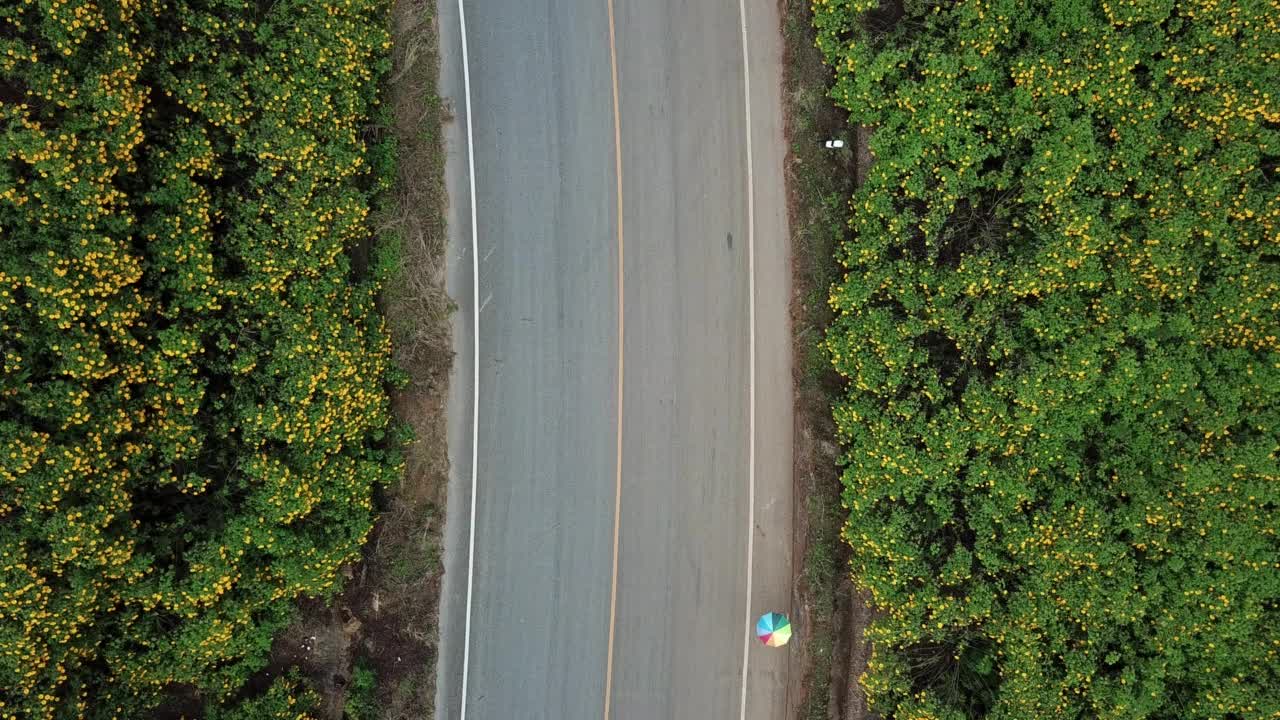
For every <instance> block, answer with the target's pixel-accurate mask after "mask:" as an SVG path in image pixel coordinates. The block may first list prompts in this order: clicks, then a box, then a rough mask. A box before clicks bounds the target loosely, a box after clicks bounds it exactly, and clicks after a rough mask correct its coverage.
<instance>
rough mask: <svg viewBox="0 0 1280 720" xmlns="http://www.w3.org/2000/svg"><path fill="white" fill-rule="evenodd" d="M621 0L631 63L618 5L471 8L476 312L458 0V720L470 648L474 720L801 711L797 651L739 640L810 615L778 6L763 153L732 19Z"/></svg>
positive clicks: (444, 667)
mask: <svg viewBox="0 0 1280 720" xmlns="http://www.w3.org/2000/svg"><path fill="white" fill-rule="evenodd" d="M615 2H616V7H615V12H614V17H613V30H614V37H615V40H616V41H615V42H614V43H613V45H612V46H611V44H610V17H609V7H608V4H607V0H522V1H521V2H514V1H512V2H508V3H501V4H500V3H496V2H471V1H467V2H466V5H465V11H466V25H467V43H468V53H467V57H468V60H469V63H468V65H469V74H470V86H471V93H470V99H471V108H472V116H471V129H472V136H471V148H472V149H473V151H474V163H475V165H474V168H475V172H474V181H475V202H474V210H475V218H476V223H475V228H474V229H475V237H476V240H477V244H478V252H477V253H476V254H477V255H478V257H479V260H480V267H479V286H478V293H477V295H478V298H477V300H478V301H472V300H471V298H472V289H473V288H472V283H471V262H472V251H471V232H472V225H471V221H470V217H471V211H472V203H471V198H470V186H469V183H468V181H469V179H470V178H469V177H468V170H469V164H468V159H467V156H466V149H467V146H468V145H467V144H468V138H467V135H466V110H465V107H466V103H465V99H466V98H465V94H464V92H463V90H464V83H463V74H462V71H463V66H462V58H461V55H462V48H461V35H460V31H459V24H458V15H457V7H456V5H455V4H454V3H453V0H440V11H441V20H440V22H441V26H440V27H441V51H442V59H443V63H442V78H441V85H442V91H443V93H444V95H445V96H446V97H447V98H449V99H450V100H451V101H452V105H453V107H454V111H455V115H456V119H457V122H455V123H453V124H452V125H451V126H450V127H449V128H448V132H449V136H448V138H447V144H448V148H449V152H450V162H449V170H448V174H449V177H448V182H449V188H450V197H451V228H452V231H451V238H452V240H453V248H454V252H453V253H452V260H453V263H452V265H451V267H450V271H449V285H450V289H451V292H452V294H453V296H454V297H455V298H456V299H458V301H459V313H458V316H457V322H456V323H455V345H456V348H457V350H458V357H457V361H456V366H455V377H454V381H453V386H452V389H451V393H452V396H451V405H450V409H451V423H452V425H451V428H450V446H451V455H452V461H453V468H452V478H451V487H450V503H449V517H448V519H447V530H446V556H445V564H446V574H445V585H444V598H443V603H442V609H441V648H440V649H441V655H440V667H439V687H438V699H437V716H438V717H440V718H458V717H460V713H461V707H462V704H463V703H462V684H463V682H462V676H463V666H464V657H465V659H466V661H465V666H466V674H467V680H466V686H467V689H466V716H467V717H468V718H476V719H477V720H479V719H482V718H483V719H489V718H492V719H495V720H498V719H501V720H510V719H512V718H549V719H556V720H560V719H566V720H575V719H577V718H601V717H603V716H604V712H605V704H606V688H608V701H609V706H610V717H612V718H619V719H633V718H634V719H636V720H653V719H654V718H735V717H739V713H740V712H741V709H742V707H743V688H744V684H745V687H746V695H745V698H746V702H745V708H746V713H745V716H746V717H749V718H782V717H784V716H785V712H786V708H787V696H786V679H787V664H788V660H789V657H790V656H789V652H788V650H786V649H781V650H775V649H768V648H763V647H761V646H759V645H758V644H757V643H755V642H754V640H752V641H751V643H750V644H749V645H748V644H745V643H744V639H745V638H747V635H748V633H750V630H751V628H750V627H749V626H748V616H750V617H751V618H754V617H755V616H756V615H758V614H759V613H761V612H764V611H766V610H772V609H777V610H784V611H786V610H789V609H790V608H789V601H790V597H791V545H790V538H791V519H792V506H791V431H792V426H791V411H790V400H791V395H790V387H791V383H790V379H791V376H790V367H789V364H788V362H789V360H788V358H789V333H788V328H787V312H786V309H787V303H788V301H789V289H788V284H787V277H788V270H787V255H786V253H787V248H786V231H785V222H784V206H783V191H782V174H781V173H782V168H781V163H782V152H783V149H784V145H783V141H782V136H781V130H780V110H779V106H780V98H779V96H778V92H779V90H778V88H779V82H780V77H781V76H780V73H781V65H780V49H779V47H780V39H779V37H778V19H777V16H776V9H775V7H774V3H772V2H771V1H769V0H752V1H751V2H749V3H748V6H749V7H748V11H747V17H746V26H747V33H748V38H749V40H748V50H749V52H748V56H749V62H750V82H751V93H752V95H751V103H750V126H751V138H750V139H748V132H747V126H748V105H747V101H746V83H745V80H746V77H745V75H744V72H745V70H746V68H745V67H744V54H743V26H742V20H743V19H742V16H741V15H740V13H739V6H738V3H737V2H734V1H733V0H688V1H685V2H676V1H674V0H615ZM611 58H613V59H616V68H617V85H616V91H617V98H618V113H617V115H616V116H615V113H614V104H613V97H614V90H615V85H614V81H613V76H612V73H611ZM615 121H616V122H617V123H618V125H617V130H618V140H619V143H618V145H617V146H615V142H614V139H615V135H614V133H615ZM748 142H750V143H751V161H750V163H748ZM616 148H620V155H617V154H615V151H616ZM619 159H620V161H621V163H620V164H621V172H620V179H621V190H620V188H619V182H618V180H619V171H618V160H619ZM749 167H750V169H751V170H752V173H751V175H752V178H753V184H752V187H753V188H754V195H753V197H754V215H753V218H754V223H749V222H748V214H749V203H748V187H749V186H748V168H749ZM619 192H621V201H622V202H621V205H622V208H623V210H622V217H621V223H619V217H618V214H617V211H616V208H617V206H618V198H619ZM753 246H754V287H755V309H754V319H755V323H754V329H755V333H756V340H755V345H756V355H755V358H756V368H755V383H754V389H753V387H752V383H751V382H750V381H751V372H750V363H749V358H750V350H749V349H750V341H749V338H750V336H751V331H752V322H751V320H752V314H751V308H750V304H749V297H750V293H749V291H750V287H751V269H752V265H753V263H752V262H751V253H752V248H753ZM620 259H621V261H622V268H623V270H622V276H621V287H620V283H619V274H618V273H619V260H620ZM620 304H621V306H622V308H623V309H622V311H621V312H620ZM477 317H478V318H479V322H478V326H479V336H478V339H479V348H480V352H479V356H478V359H479V363H478V370H479V384H478V387H479V402H478V404H475V405H473V403H472V391H473V389H474V387H475V386H474V385H473V382H472V374H471V373H472V369H473V365H472V363H473V361H474V360H475V356H474V355H473V354H472V351H471V347H472V345H471V342H472V340H473V333H474V332H475V328H476V318H477ZM620 330H621V335H622V338H623V340H622V343H621V346H620V345H619V334H620ZM620 352H621V356H619V353H620ZM620 359H621V361H622V362H621V363H620V362H619V360H620ZM620 381H621V388H622V393H621V397H622V403H621V412H619V404H618V388H619V382H620ZM752 402H754V405H755V427H754V435H755V438H756V442H755V451H756V452H755V453H754V461H755V462H754V498H753V497H752V494H753V493H752V484H753V479H752V472H751V458H752V453H751V452H750V445H751V438H752V427H751V422H750V418H751V413H750V409H751V404H752ZM473 412H476V413H478V414H477V415H476V417H477V418H478V436H477V437H478V444H477V446H476V454H477V457H478V462H477V464H476V467H475V486H476V496H475V509H476V514H475V524H474V532H475V550H474V556H473V557H471V558H470V562H469V558H468V538H469V534H468V531H469V530H470V520H471V518H470V507H471V504H470V500H471V498H470V489H471V479H472V467H471V463H470V452H471V444H472V436H471V420H472V413H473ZM619 422H620V423H621V438H622V440H621V464H620V466H619V463H618V437H619V435H618V429H619ZM619 469H620V472H619ZM615 503H616V504H617V507H618V508H620V515H619V523H618V525H617V528H616V530H617V537H618V543H617V554H616V562H615V555H614V544H613V539H614V532H615V524H614V523H615V514H614V513H615ZM752 508H754V512H752ZM749 536H750V537H751V546H752V559H753V560H752V569H751V590H750V594H749V595H748V579H747V575H748V559H747V558H748V538H749ZM469 573H470V578H471V582H472V596H471V597H472V599H471V611H470V612H471V630H470V637H469V638H467V637H464V628H465V625H466V614H467V602H466V587H467V579H468V574H469ZM615 573H616V574H615ZM615 582H616V590H617V594H616V603H611V588H612V587H613V586H614V583H615ZM611 635H612V642H611V640H610V636H611ZM744 649H745V650H747V652H748V655H747V656H746V658H745V659H746V661H747V673H746V677H745V678H744V674H743V665H744ZM610 658H612V662H610Z"/></svg>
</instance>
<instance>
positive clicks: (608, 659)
mask: <svg viewBox="0 0 1280 720" xmlns="http://www.w3.org/2000/svg"><path fill="white" fill-rule="evenodd" d="M607 2H608V5H609V72H610V77H611V79H612V81H613V157H614V174H615V176H616V181H617V190H618V194H617V208H616V212H617V214H618V396H617V407H618V419H617V424H616V425H617V447H616V451H617V458H618V462H617V472H616V474H615V476H614V495H613V570H612V572H611V573H610V577H609V645H608V647H607V649H606V655H605V666H604V720H609V711H610V709H611V706H612V700H613V637H614V631H615V629H616V627H617V610H618V526H619V524H620V523H621V519H622V379H623V370H624V361H623V357H624V353H623V342H624V339H625V337H626V333H625V332H624V327H625V323H626V317H627V316H626V313H625V312H624V299H625V293H624V292H623V266H624V262H625V260H626V253H625V248H626V243H625V242H624V239H623V238H624V235H623V232H622V114H621V112H620V111H619V108H618V50H617V41H616V39H615V37H614V29H613V26H614V23H613V0H607Z"/></svg>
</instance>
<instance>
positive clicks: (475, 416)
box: [458, 0, 480, 720]
mask: <svg viewBox="0 0 1280 720" xmlns="http://www.w3.org/2000/svg"><path fill="white" fill-rule="evenodd" d="M458 27H459V29H460V31H461V33H462V87H463V95H464V96H465V99H466V110H467V182H468V185H469V186H470V187H469V189H470V191H471V307H473V308H476V311H475V312H474V313H473V314H472V316H471V520H470V523H469V526H468V528H467V615H466V620H465V622H464V624H463V630H462V709H461V711H460V715H459V720H467V680H468V671H469V670H470V664H471V589H472V580H473V578H474V576H475V564H476V485H477V482H476V462H477V460H478V458H479V456H480V453H479V446H480V310H479V308H480V252H479V244H480V243H479V240H478V230H477V228H476V154H475V142H474V141H473V139H472V134H471V62H470V59H469V58H468V56H467V11H466V9H465V8H464V7H463V5H462V0H458Z"/></svg>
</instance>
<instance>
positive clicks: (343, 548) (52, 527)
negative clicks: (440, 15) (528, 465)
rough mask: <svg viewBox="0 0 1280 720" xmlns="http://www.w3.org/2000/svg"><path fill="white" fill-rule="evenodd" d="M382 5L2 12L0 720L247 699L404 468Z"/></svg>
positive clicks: (222, 0)
mask: <svg viewBox="0 0 1280 720" xmlns="http://www.w3.org/2000/svg"><path fill="white" fill-rule="evenodd" d="M389 44H390V43H389V38H388V34H387V30H386V27H385V8H384V6H383V4H382V3H381V2H378V1H377V0H342V1H341V2H339V1H336V0H335V1H333V2H328V1H312V0H278V1H276V2H271V3H259V2H256V1H253V0H169V1H167V2H162V1H161V0H40V1H39V2H33V1H31V0H27V1H25V2H13V3H8V4H6V6H5V7H3V8H0V123H3V126H4V135H3V136H2V139H0V146H3V151H0V232H2V234H3V242H2V244H0V361H2V362H3V366H2V370H0V372H2V374H0V717H2V718H24V719H25V718H54V717H58V718H70V717H141V716H142V715H140V713H141V712H142V711H143V709H145V708H147V707H149V706H152V705H154V703H155V702H156V701H157V699H158V698H159V697H160V695H161V692H162V691H163V689H164V688H166V687H168V686H171V685H174V684H187V685H190V686H194V687H196V688H198V689H199V690H201V691H202V692H203V693H204V694H205V696H206V697H209V698H212V699H215V700H216V699H217V698H222V697H226V696H227V694H228V693H230V692H231V691H232V690H234V689H236V688H238V687H239V686H240V685H241V684H242V682H243V680H244V678H245V677H246V676H247V675H248V674H249V673H251V672H253V671H255V670H257V669H258V668H259V667H261V666H262V665H263V663H264V662H265V658H266V654H267V652H268V650H269V647H270V643H271V636H272V633H273V632H274V631H275V630H277V629H279V628H281V627H282V626H283V625H284V624H286V623H287V622H288V620H289V618H290V614H291V607H292V601H293V599H295V598H296V597H298V596H300V595H324V594H326V593H330V592H332V591H333V590H334V589H335V587H334V584H335V575H336V571H337V569H338V567H339V566H340V565H342V564H343V563H345V562H347V561H349V560H351V559H352V558H353V557H355V555H356V554H357V552H358V549H359V547H360V545H361V544H362V541H363V539H364V537H365V535H366V534H367V533H368V532H369V530H370V526H371V509H370V508H371V500H370V498H371V492H372V488H373V487H374V486H375V485H377V484H379V483H384V482H386V481H388V480H389V479H390V478H392V477H393V476H394V475H395V474H396V473H397V472H398V469H399V464H400V460H399V457H398V455H397V453H396V451H395V447H396V446H397V443H396V442H395V440H396V437H395V435H394V433H393V432H392V430H393V428H392V426H391V420H390V413H389V408H388V400H387V393H386V383H387V382H388V381H389V380H390V379H392V377H393V374H392V373H393V370H392V368H391V367H390V366H389V361H388V357H389V339H388V336H387V333H386V332H385V330H384V327H383V321H382V319H381V318H380V316H379V315H378V313H377V310H376V307H375V303H374V301H375V296H376V293H377V291H378V280H377V278H372V279H366V278H362V277H360V276H359V274H358V273H354V272H353V269H352V266H351V262H350V261H349V259H348V256H347V251H349V250H350V249H352V248H353V246H355V245H356V244H357V243H360V242H362V241H363V240H365V239H366V238H368V236H369V234H370V230H369V227H368V224H367V219H366V218H367V215H368V213H369V208H370V205H371V202H373V201H374V199H375V196H376V194H377V193H378V192H380V191H381V190H382V189H383V188H384V187H385V182H386V178H387V177H389V174H388V173H386V172H385V170H383V169H379V168H371V167H370V165H369V162H368V160H367V159H366V158H367V157H371V148H369V147H367V146H366V142H365V140H364V137H363V136H364V127H363V126H364V125H365V124H366V122H367V118H368V117H369V116H370V114H371V113H372V112H373V111H374V106H375V105H376V103H377V88H378V82H379V80H380V77H381V75H382V74H383V73H384V72H385V71H386V69H387V51H388V48H389Z"/></svg>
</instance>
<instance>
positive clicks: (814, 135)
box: [782, 0, 865, 720]
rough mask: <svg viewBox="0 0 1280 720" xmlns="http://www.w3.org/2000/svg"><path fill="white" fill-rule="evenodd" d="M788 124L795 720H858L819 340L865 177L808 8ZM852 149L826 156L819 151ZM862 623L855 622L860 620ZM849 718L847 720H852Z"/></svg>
mask: <svg viewBox="0 0 1280 720" xmlns="http://www.w3.org/2000/svg"><path fill="white" fill-rule="evenodd" d="M782 11H783V13H782V20H783V43H784V54H785V55H784V71H785V77H784V81H783V82H784V84H783V89H784V94H783V103H784V112H785V115H786V136H787V141H788V143H789V145H788V148H787V150H788V152H787V163H786V172H787V197H788V209H789V212H788V215H789V225H790V227H791V253H792V264H793V268H792V284H793V287H794V288H795V295H794V298H793V300H792V306H791V326H792V331H793V333H794V337H795V339H794V343H795V344H794V348H793V362H792V365H793V367H794V368H795V370H794V372H795V376H796V377H795V384H794V386H795V392H796V399H795V418H796V434H795V438H794V443H795V445H794V447H795V463H796V465H795V468H794V474H795V483H796V487H795V494H796V497H797V498H798V499H800V502H801V503H802V507H803V511H802V512H800V513H798V514H797V524H796V533H797V537H796V541H797V546H798V547H799V548H800V550H801V552H802V555H801V556H800V560H801V562H800V566H799V568H798V577H797V582H796V583H795V588H796V591H795V592H796V597H795V602H794V603H793V607H794V608H795V612H796V615H797V617H796V620H797V622H796V628H797V634H796V637H795V638H794V639H793V640H792V644H793V646H794V647H795V652H796V653H798V658H799V662H798V664H795V665H793V666H792V670H791V675H792V683H793V693H794V694H795V697H796V698H797V709H796V712H798V713H799V718H800V720H828V718H833V717H834V718H844V717H852V718H861V717H862V716H861V715H860V714H858V710H859V708H860V707H861V706H863V705H864V704H865V703H864V702H863V699H862V697H861V693H859V692H858V691H857V689H856V688H854V687H851V685H852V683H851V682H850V681H849V678H850V677H851V676H853V675H856V674H857V673H859V672H861V670H862V668H863V666H864V664H865V652H864V646H863V643H862V642H861V627H858V626H856V623H855V620H857V619H860V616H859V612H865V604H864V603H863V599H862V598H861V597H858V596H857V594H856V593H854V592H853V587H852V584H851V583H850V581H849V579H848V573H847V572H846V571H845V568H846V567H847V563H848V557H849V549H848V547H847V546H846V545H845V544H844V543H843V542H841V539H840V529H841V527H842V525H843V521H844V518H843V513H842V512H841V510H840V491H841V486H840V473H839V470H838V468H837V460H838V457H839V448H838V447H837V446H836V444H835V443H834V442H833V441H832V438H834V436H835V425H834V422H833V421H832V417H831V409H830V408H831V404H832V403H834V402H835V401H836V400H837V399H838V398H839V396H840V392H841V387H842V386H841V384H840V378H839V376H838V375H837V374H836V372H835V370H834V369H833V368H832V367H831V361H830V358H829V357H828V355H827V351H826V346H825V344H824V343H823V338H824V334H823V333H824V331H825V329H826V327H827V326H828V325H829V324H830V323H831V320H832V318H833V312H832V310H831V306H830V304H829V303H828V302H827V298H828V297H829V294H830V290H831V286H832V284H833V283H835V282H836V280H837V279H838V278H839V275H838V272H839V269H840V268H839V264H838V263H837V262H836V261H835V251H836V248H837V247H839V246H840V244H841V243H842V242H843V241H844V240H845V238H846V236H847V235H848V232H849V231H848V226H847V220H848V213H847V207H848V205H847V203H848V198H849V196H850V195H851V194H852V193H853V191H854V188H855V185H856V176H857V175H858V172H857V167H856V157H855V155H854V153H853V152H851V149H852V146H853V141H854V138H853V136H852V135H851V134H850V133H849V126H848V113H847V112H845V111H843V110H840V109H839V108H837V107H835V105H834V104H833V103H832V102H831V100H830V99H829V98H828V92H829V90H830V88H831V82H832V75H831V72H830V70H829V69H828V68H827V66H826V65H825V64H824V63H823V58H822V54H821V53H820V52H818V50H817V48H816V47H815V44H814V43H815V40H816V30H815V28H814V25H813V13H812V10H811V9H810V7H809V1H808V0H787V2H786V3H784V4H783V6H782ZM832 138H839V139H844V140H846V141H847V145H848V147H847V148H846V149H844V150H830V149H826V148H824V146H823V143H824V141H826V140H829V139H832ZM855 611H857V612H855ZM846 713H851V714H846Z"/></svg>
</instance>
